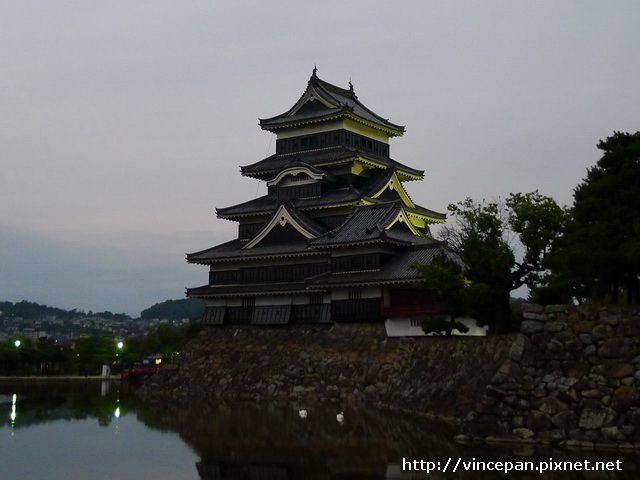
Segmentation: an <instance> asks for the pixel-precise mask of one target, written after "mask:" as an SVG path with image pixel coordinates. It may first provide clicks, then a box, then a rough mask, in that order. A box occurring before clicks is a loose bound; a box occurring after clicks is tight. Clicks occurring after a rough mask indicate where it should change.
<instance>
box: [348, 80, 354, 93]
mask: <svg viewBox="0 0 640 480" xmlns="http://www.w3.org/2000/svg"><path fill="white" fill-rule="evenodd" d="M349 91H350V92H352V93H353V83H351V79H349Z"/></svg>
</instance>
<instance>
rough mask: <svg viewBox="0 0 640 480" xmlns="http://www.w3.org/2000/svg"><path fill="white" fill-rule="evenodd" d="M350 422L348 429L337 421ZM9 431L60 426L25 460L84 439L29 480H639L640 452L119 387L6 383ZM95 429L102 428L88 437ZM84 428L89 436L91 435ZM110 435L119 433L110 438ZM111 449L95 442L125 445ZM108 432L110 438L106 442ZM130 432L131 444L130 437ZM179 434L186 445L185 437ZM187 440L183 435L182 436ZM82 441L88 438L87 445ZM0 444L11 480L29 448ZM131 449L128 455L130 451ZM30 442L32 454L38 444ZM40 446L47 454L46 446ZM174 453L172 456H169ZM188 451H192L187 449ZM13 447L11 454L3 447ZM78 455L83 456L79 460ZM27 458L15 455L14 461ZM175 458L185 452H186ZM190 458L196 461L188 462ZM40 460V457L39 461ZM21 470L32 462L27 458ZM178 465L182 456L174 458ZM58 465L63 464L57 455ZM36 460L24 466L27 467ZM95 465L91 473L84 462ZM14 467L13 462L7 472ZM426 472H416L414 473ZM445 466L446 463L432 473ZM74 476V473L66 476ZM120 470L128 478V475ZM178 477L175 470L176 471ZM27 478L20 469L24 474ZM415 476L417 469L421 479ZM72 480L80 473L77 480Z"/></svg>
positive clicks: (1, 392) (376, 414)
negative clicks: (500, 468) (161, 399)
mask: <svg viewBox="0 0 640 480" xmlns="http://www.w3.org/2000/svg"><path fill="white" fill-rule="evenodd" d="M341 412H342V413H343V415H344V418H343V419H342V421H339V420H340V418H338V414H339V413H341ZM0 419H1V421H0V433H1V432H2V430H4V429H5V428H7V430H6V431H8V432H11V434H14V433H19V432H20V431H21V430H24V433H25V434H26V431H27V430H29V431H34V433H36V432H40V431H42V432H48V431H50V430H51V429H50V428H48V427H49V426H53V425H57V426H59V428H56V430H55V431H56V434H55V435H56V437H55V438H53V439H52V440H54V441H53V442H48V443H47V442H42V441H36V440H33V438H37V437H38V435H35V436H34V435H32V436H30V437H29V436H28V435H17V434H16V438H18V437H23V438H25V439H26V438H29V440H23V441H25V442H27V443H26V444H25V446H24V448H23V450H29V448H31V449H35V448H36V446H37V448H38V449H42V448H54V447H55V446H56V443H65V442H66V439H68V438H76V437H82V438H85V439H86V440H85V441H82V440H81V441H80V442H79V444H80V446H79V447H78V446H74V445H75V444H73V445H72V444H71V443H68V442H67V443H65V448H66V449H70V450H69V451H66V450H65V453H66V454H68V455H69V456H70V457H71V458H77V459H78V460H76V464H75V465H73V467H72V468H73V469H74V470H70V472H71V476H70V477H69V475H67V476H66V477H64V476H55V474H50V475H51V476H49V477H47V476H46V472H45V473H44V474H43V473H42V472H39V474H34V475H32V476H31V477H29V478H84V477H83V476H82V475H81V474H79V473H78V472H79V471H81V468H86V469H87V471H91V472H92V474H91V475H90V477H87V478H116V477H117V478H121V479H126V478H136V479H137V480H142V479H143V478H154V479H160V480H162V479H165V478H166V479H168V478H172V479H173V478H181V479H188V478H194V479H200V480H263V479H264V480H267V479H269V480H270V479H275V480H280V479H282V480H299V479H303V480H320V479H322V480H337V479H339V480H347V479H364V478H367V479H413V480H417V479H426V478H429V479H438V478H459V479H461V480H464V479H470V478H473V479H474V480H478V479H484V478H495V477H496V473H495V472H488V471H485V472H478V471H475V472H474V471H466V470H464V468H462V467H461V468H460V470H458V471H457V472H456V473H455V474H452V473H450V472H448V473H443V472H442V471H441V469H442V466H443V465H444V464H445V462H447V460H448V459H452V461H453V462H456V460H457V459H458V458H460V459H462V461H464V462H466V464H467V465H469V464H470V462H472V461H473V460H475V462H476V463H477V462H483V461H484V462H489V461H492V462H496V461H510V462H519V461H533V462H539V461H548V460H549V459H550V458H553V459H554V461H567V460H571V461H576V462H578V461H579V462H584V461H585V460H589V461H591V462H595V461H613V462H615V461H616V460H620V461H621V462H622V465H623V466H624V469H625V470H624V471H623V472H618V471H610V472H592V473H585V472H562V471H556V472H548V473H546V474H543V475H541V474H539V473H537V472H526V473H522V472H519V473H516V472H512V473H511V474H509V475H508V476H510V477H512V478H518V479H528V478H531V479H533V478H545V479H555V478H557V479H560V478H562V479H563V480H565V479H583V478H604V479H608V478H611V479H614V478H615V479H625V478H636V476H637V472H636V467H637V464H638V461H637V458H638V454H636V453H629V454H623V453H619V452H611V453H594V452H583V451H567V450H561V449H547V450H534V449H532V448H528V447H517V448H507V447H502V446H491V447H488V446H486V445H484V444H482V445H459V444H455V443H453V442H452V441H451V439H452V437H453V435H454V433H455V428H452V427H450V426H447V425H439V424H434V423H432V422H429V421H427V420H426V419H424V418H420V417H415V416H412V415H408V414H402V413H398V412H393V411H388V410H376V409H373V408H369V407H357V408H356V407H352V408H340V409H338V408H337V407H325V406H318V405H315V406H314V405H291V404H286V405H283V404H274V403H246V404H234V405H230V404H226V403H196V402H187V401H182V402H180V403H173V404H158V405H153V406H149V405H145V404H143V403H142V402H140V401H139V399H138V398H137V397H136V396H135V395H133V394H132V393H131V392H127V391H126V390H123V389H122V388H121V386H120V384H119V383H109V382H106V383H102V384H97V383H94V384H85V383H67V384H62V385H61V384H55V383H47V382H41V383H37V384H27V385H11V386H9V385H5V384H1V383H0ZM87 422H89V423H90V424H94V425H97V426H98V428H97V429H91V430H90V429H88V428H87ZM81 426H82V427H81ZM108 426H111V428H105V427H108ZM121 431H122V433H123V434H122V435H121V436H120V437H119V438H120V439H119V440H114V441H113V442H112V443H104V440H96V439H95V438H94V437H96V436H101V437H105V436H109V437H111V438H113V437H114V434H115V435H116V436H118V435H119V434H120V432H121ZM101 432H102V433H101ZM125 433H126V438H122V437H124V436H125V435H124V434H125ZM176 433H177V435H176ZM178 435H179V436H178ZM83 436H84V437H83ZM3 437H4V438H6V437H5V435H4V434H2V435H0V452H1V454H0V468H2V472H3V479H4V478H9V479H12V478H26V477H24V476H18V474H15V475H16V476H14V477H12V476H11V474H8V476H7V473H6V472H7V471H9V470H10V468H7V465H8V466H9V467H11V466H12V465H11V462H12V461H13V462H18V461H20V460H19V459H18V457H15V458H13V457H7V456H6V455H5V454H6V453H7V452H11V454H12V455H17V454H18V453H20V452H21V450H19V449H16V450H15V451H14V450H10V449H5V450H4V451H3V448H4V447H3V443H2V441H3ZM90 438H91V441H92V442H95V444H96V445H102V446H103V448H105V449H106V450H105V452H112V453H113V456H112V457H108V456H107V453H105V452H102V453H101V454H100V455H99V457H105V461H104V462H103V463H104V466H103V468H104V469H105V470H104V472H102V471H99V470H98V468H99V464H98V463H96V462H95V459H91V458H88V459H83V458H82V457H83V453H82V452H83V451H84V450H82V445H81V444H82V443H88V442H89V439H90ZM124 440H126V442H127V443H126V446H123V441H124ZM28 442H32V444H30V443H28ZM36 443H37V445H36ZM163 445H164V446H163ZM186 446H188V448H187V447H186ZM5 447H6V444H5ZM73 448H79V449H80V450H78V451H74V450H73ZM16 452H17V453H16ZM176 452H178V453H179V452H182V453H180V454H178V453H176ZM185 452H186V453H185ZM38 454H42V452H38ZM23 455H24V458H23V460H22V461H29V455H30V454H29V452H28V451H27V452H26V453H23ZM172 455H174V456H172ZM54 456H55V455H54ZM24 459H26V460H24ZM421 460H422V461H425V462H441V466H440V471H438V470H436V471H433V472H431V473H430V474H427V473H426V472H424V471H420V470H419V469H418V471H410V472H408V471H406V470H405V471H403V465H404V466H405V467H406V466H407V465H412V466H415V467H419V466H420V461H421ZM81 461H84V462H87V463H88V466H87V465H85V466H84V467H83V465H82V464H81V463H80V462H81ZM3 462H4V463H3ZM413 462H418V463H413ZM434 465H436V463H434ZM68 468H71V467H68ZM118 468H119V469H120V470H118ZM170 469H172V470H171V472H170ZM14 470H17V469H14ZM414 470H415V469H414ZM73 474H76V475H75V477H74V476H73Z"/></svg>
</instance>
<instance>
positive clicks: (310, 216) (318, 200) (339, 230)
mask: <svg viewBox="0 0 640 480" xmlns="http://www.w3.org/2000/svg"><path fill="white" fill-rule="evenodd" d="M260 126H261V128H262V129H263V130H266V131H268V132H272V133H274V134H276V136H277V138H276V146H275V154H273V155H271V156H269V157H267V158H265V159H263V160H260V161H258V162H256V163H252V164H249V165H245V166H242V167H241V173H242V175H244V176H246V177H250V178H254V179H256V180H259V181H262V182H265V183H266V186H267V190H268V191H267V194H266V195H264V196H261V197H258V198H255V199H253V200H249V201H247V202H244V203H240V204H238V205H233V206H230V207H225V208H218V209H217V211H216V213H217V216H218V218H221V219H225V220H230V221H233V222H236V223H237V224H238V236H237V238H235V239H233V240H230V241H228V242H226V243H223V244H221V245H216V246H214V247H211V248H207V249H205V250H202V251H199V252H195V253H190V254H187V261H188V262H189V263H192V264H199V265H205V266H207V267H208V268H209V280H208V282H207V283H206V284H205V285H202V286H200V287H196V288H189V289H187V295H188V296H189V297H192V298H201V299H206V300H207V301H208V306H207V308H206V310H205V313H204V315H203V317H202V323H203V324H205V325H248V324H251V325H286V324H313V323H332V322H371V321H383V320H387V321H390V322H392V323H393V322H404V323H406V322H409V323H410V322H411V319H412V318H413V319H414V323H415V318H416V317H419V316H422V315H425V314H429V313H433V312H434V306H433V304H432V302H431V300H430V298H429V295H428V293H427V292H425V291H424V290H420V289H418V288H417V287H416V281H418V280H419V279H420V275H419V273H418V272H417V271H415V270H414V269H411V268H409V264H410V263H411V262H419V263H423V264H427V263H429V262H431V261H432V260H433V259H434V258H435V257H436V256H437V255H439V254H444V255H450V253H449V252H448V251H447V250H446V249H445V248H444V247H443V245H442V244H441V243H439V242H437V241H435V240H434V239H433V238H432V237H431V234H430V229H429V226H430V225H432V224H434V223H440V222H443V221H444V220H445V215H444V214H442V213H438V212H436V211H433V210H430V209H428V208H425V207H422V206H420V205H418V204H416V203H415V202H414V201H413V200H412V199H411V197H410V196H409V194H408V192H407V190H406V188H405V184H406V183H407V182H412V181H418V180H422V179H423V178H424V171H423V170H418V169H416V168H414V167H411V166H408V165H406V164H404V163H401V162H399V161H396V160H394V159H393V158H391V156H390V145H389V140H390V139H391V138H393V137H399V136H402V135H403V134H404V131H405V128H404V127H403V126H400V125H397V124H395V123H392V122H390V121H389V120H387V119H386V118H384V117H382V116H380V115H378V114H376V113H374V112H373V111H372V110H371V109H369V108H368V107H366V106H365V105H364V104H363V103H362V102H361V101H360V100H359V98H358V97H357V95H356V93H355V91H354V88H353V85H351V84H350V85H349V88H346V89H345V88H340V87H337V86H335V85H332V84H330V83H328V82H326V81H324V80H321V79H320V78H319V77H318V76H317V73H316V70H315V69H314V71H313V74H312V75H311V78H310V79H309V81H308V83H307V88H306V90H305V91H304V93H303V94H302V96H301V97H300V98H299V99H298V100H297V101H296V102H295V103H294V104H293V106H292V107H291V108H290V109H289V110H287V111H286V112H284V113H282V114H280V115H276V116H275V117H271V118H267V119H262V120H260Z"/></svg>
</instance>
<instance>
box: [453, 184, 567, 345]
mask: <svg viewBox="0 0 640 480" xmlns="http://www.w3.org/2000/svg"><path fill="white" fill-rule="evenodd" d="M448 208H449V211H450V212H451V216H452V217H453V221H454V223H453V225H452V226H449V227H446V228H445V229H444V230H443V232H442V237H443V240H444V241H445V242H446V243H447V245H448V246H449V247H450V248H451V249H452V250H453V251H454V252H456V253H457V254H458V255H459V256H460V257H461V258H462V260H463V262H464V263H465V265H466V266H467V270H466V276H467V278H468V279H469V280H470V282H471V285H470V288H469V292H468V299H469V308H470V310H471V314H472V315H473V316H474V317H475V318H476V319H477V321H478V324H479V325H480V326H485V325H486V326H488V327H489V328H488V331H489V333H502V332H507V331H509V330H511V329H512V325H511V323H512V322H511V311H510V308H509V300H510V293H511V291H512V290H514V289H516V288H519V287H521V286H523V285H527V286H529V287H530V288H535V287H536V286H537V285H538V284H539V283H540V282H541V280H542V277H541V275H542V273H543V272H544V270H545V266H544V264H543V260H544V258H545V257H546V256H547V255H548V253H549V251H550V247H551V245H552V243H553V242H554V240H555V239H556V238H557V237H558V235H559V233H560V232H561V230H562V226H563V224H564V219H565V210H564V209H563V208H562V207H560V206H559V205H558V204H557V203H556V202H555V200H553V199H552V198H551V197H547V196H544V195H541V194H540V193H539V192H538V191H534V192H530V193H525V194H522V193H512V194H510V195H509V197H508V198H507V199H506V200H505V201H500V200H493V201H487V200H483V201H481V202H477V201H474V200H473V199H471V198H467V199H465V200H464V201H462V202H459V203H457V204H452V205H449V207H448Z"/></svg>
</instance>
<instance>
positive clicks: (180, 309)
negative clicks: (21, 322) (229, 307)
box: [0, 298, 207, 321]
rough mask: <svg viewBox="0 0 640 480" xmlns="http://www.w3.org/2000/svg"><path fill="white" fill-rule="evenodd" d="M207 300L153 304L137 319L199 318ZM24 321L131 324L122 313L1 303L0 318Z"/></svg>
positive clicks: (34, 303)
mask: <svg viewBox="0 0 640 480" xmlns="http://www.w3.org/2000/svg"><path fill="white" fill-rule="evenodd" d="M206 304H207V302H206V300H198V299H193V298H184V299H180V300H165V301H164V302H160V303H156V304H155V305H153V306H152V307H149V308H147V309H146V310H143V311H142V312H141V314H140V318H141V319H143V320H151V319H153V318H161V319H163V318H166V319H168V320H182V319H183V318H194V317H201V316H202V313H203V312H204V307H205V305H206ZM18 317H19V318H24V319H25V320H38V319H40V318H42V317H56V318H57V319H60V320H72V319H74V318H76V317H99V318H103V319H107V320H115V321H131V320H133V318H132V317H130V316H129V315H127V314H124V313H112V312H108V311H106V312H92V311H91V310H89V311H88V312H86V311H84V310H78V309H75V308H74V309H73V310H64V309H62V308H56V307H49V306H47V305H40V304H39V303H36V302H29V301H27V300H22V301H21V302H16V303H12V302H5V301H0V318H18Z"/></svg>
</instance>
